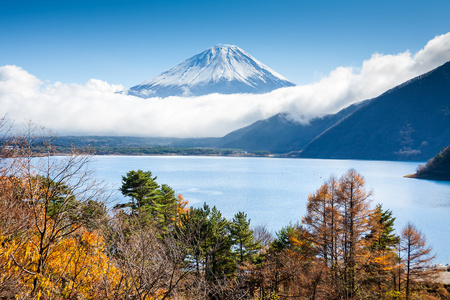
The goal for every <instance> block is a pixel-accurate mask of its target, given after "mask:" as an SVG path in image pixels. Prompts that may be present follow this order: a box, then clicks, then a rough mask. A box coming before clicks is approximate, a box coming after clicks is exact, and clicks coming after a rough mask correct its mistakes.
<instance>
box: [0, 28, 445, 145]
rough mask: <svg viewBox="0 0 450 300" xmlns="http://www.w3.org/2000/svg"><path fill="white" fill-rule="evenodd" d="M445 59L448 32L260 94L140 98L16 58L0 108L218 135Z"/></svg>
mask: <svg viewBox="0 0 450 300" xmlns="http://www.w3.org/2000/svg"><path fill="white" fill-rule="evenodd" d="M449 60H450V33H447V34H445V35H440V36H437V37H435V38H434V39H433V40H431V41H429V42H428V43H427V44H426V45H425V47H424V48H423V49H422V50H420V51H419V52H417V53H416V54H414V55H412V54H411V53H410V52H409V51H406V52H404V53H399V54H395V55H384V54H379V53H377V54H374V55H372V57H371V58H370V59H368V60H366V61H364V62H363V63H362V65H361V67H360V68H353V67H339V68H337V69H335V70H333V71H332V72H330V74H329V75H328V76H326V77H324V78H322V79H321V80H320V81H318V82H316V83H314V84H310V85H304V86H296V87H290V88H283V89H279V90H276V91H273V92H271V93H268V94H264V95H245V94H239V95H219V94H212V95H207V96H202V97H169V98H165V99H161V98H152V99H141V98H137V97H134V96H128V95H122V94H119V93H117V92H118V91H120V90H122V89H123V87H122V86H120V85H111V84H108V83H107V82H104V81H101V80H98V79H91V80H89V81H88V82H87V83H86V84H84V85H79V84H66V83H60V82H56V83H53V84H43V83H42V81H40V80H39V79H38V78H36V77H35V76H33V75H31V74H29V73H28V72H26V71H25V70H23V69H21V68H20V67H17V66H3V67H0V107H1V112H0V115H3V114H7V116H8V118H10V119H14V120H15V122H16V124H17V123H19V124H20V123H21V122H25V120H33V122H35V123H38V124H41V125H44V126H46V127H47V128H48V129H52V130H54V131H56V132H57V133H58V134H60V135H66V134H80V135H93V134H95V135H132V136H172V137H200V136H203V137H204V136H223V135H225V134H227V133H229V132H230V131H232V130H235V129H237V128H240V127H243V126H245V125H248V124H250V123H252V122H254V121H257V120H260V119H263V118H267V117H270V116H272V115H275V114H277V113H279V112H288V113H289V114H290V115H291V117H292V118H293V119H294V120H298V121H304V122H305V121H308V119H310V118H311V117H314V116H321V115H323V114H326V113H333V112H336V111H338V110H339V109H341V108H343V107H345V106H347V105H349V104H351V103H354V102H357V101H360V100H364V99H368V98H373V97H376V96H378V95H379V94H381V93H383V92H384V91H386V90H388V89H390V88H392V87H394V86H396V85H398V84H401V83H402V82H404V81H406V80H408V79H411V78H413V77H415V76H418V75H420V74H422V73H424V72H427V71H429V70H432V69H433V68H436V67H438V66H439V65H441V64H443V63H445V62H447V61H449Z"/></svg>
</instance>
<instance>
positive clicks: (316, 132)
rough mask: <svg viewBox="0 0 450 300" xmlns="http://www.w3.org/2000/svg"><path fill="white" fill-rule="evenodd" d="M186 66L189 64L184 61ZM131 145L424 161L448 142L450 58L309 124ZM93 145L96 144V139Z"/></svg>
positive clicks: (278, 122) (283, 123)
mask: <svg viewBox="0 0 450 300" xmlns="http://www.w3.org/2000/svg"><path fill="white" fill-rule="evenodd" d="M233 49H234V50H235V51H238V48H237V47H236V48H233V47H228V48H226V47H222V48H217V49H213V50H211V49H210V52H208V51H206V52H204V53H203V54H199V55H198V57H197V58H196V59H195V60H200V61H208V59H205V58H204V56H207V57H211V55H212V53H213V52H214V51H215V53H216V54H215V56H218V55H219V54H217V53H219V52H220V53H222V54H220V55H225V54H224V53H225V52H226V53H229V51H231V50H233ZM234 50H233V51H234ZM227 51H228V52H227ZM220 55H219V56H220ZM211 59H212V58H211ZM210 61H211V60H210ZM185 64H193V63H192V62H190V61H189V60H188V61H186V62H185ZM212 64H213V62H212V61H211V65H212ZM194 65H195V64H194ZM231 65H233V64H231ZM236 68H237V67H236ZM191 71H192V70H191ZM211 72H212V71H211ZM212 73H213V75H211V74H210V75H208V76H210V77H211V76H212V78H216V77H214V76H215V75H217V73H215V72H212ZM214 74H215V75H214ZM223 74H226V72H224V73H223ZM161 76H162V75H161ZM201 76H202V75H201V73H200V74H199V75H198V77H201ZM205 76H206V75H205ZM208 76H206V77H208ZM163 77H164V76H163ZM206 77H205V78H206ZM161 78H162V77H161ZM217 78H219V77H217ZM249 78H250V77H249ZM247 79H248V78H247ZM161 80H162V79H161ZM236 80H237V79H236ZM248 80H249V79H248ZM199 81H200V78H199ZM219 81H220V79H219ZM275 81H276V80H275V79H274V82H275ZM180 82H183V81H180ZM143 86H144V85H143ZM143 86H142V87H143ZM139 90H140V89H137V90H136V92H139ZM141 91H142V90H141ZM93 139H94V140H96V138H92V137H91V138H89V139H87V141H92V140H93ZM111 139H112V140H115V139H114V138H111ZM116 139H117V138H116ZM99 141H100V140H99ZM102 141H105V140H104V139H102ZM110 142H111V141H109V140H108V142H107V144H108V143H110ZM113 143H115V142H113ZM129 143H131V144H133V147H134V148H136V147H137V148H139V147H141V146H143V145H145V146H146V147H149V146H153V145H155V146H164V147H203V148H222V149H238V150H241V151H249V152H256V151H263V152H265V151H269V152H271V153H274V154H280V155H285V156H289V157H305V158H333V159H374V160H417V161H425V160H427V159H429V158H430V157H433V156H434V155H435V154H436V153H438V152H439V151H440V150H441V149H442V147H445V146H447V145H449V144H450V62H447V63H445V64H444V65H442V66H440V67H438V68H436V69H434V70H432V71H430V72H428V73H426V74H423V75H421V76H418V77H416V78H414V79H412V80H409V81H407V82H405V83H403V84H401V85H399V86H397V87H395V88H393V89H391V90H389V91H387V92H385V93H384V94H382V95H380V96H378V97H376V98H373V99H368V100H365V101H361V102H358V103H356V104H353V105H351V106H349V107H347V108H344V109H342V110H341V111H339V112H337V113H336V114H332V115H327V116H324V117H320V118H315V119H312V120H310V121H309V123H307V124H301V123H296V122H294V121H292V120H291V119H290V118H289V117H288V115H287V114H277V115H275V116H272V117H270V118H268V119H265V120H260V121H257V122H255V123H253V124H251V125H249V126H246V127H244V128H241V129H238V130H235V131H233V132H231V133H229V134H227V135H226V136H224V137H221V138H192V139H172V138H164V139H161V138H158V139H156V138H141V139H138V138H135V139H133V140H128V139H126V138H125V140H124V138H122V140H120V142H119V145H118V146H126V144H129ZM91 145H92V146H94V147H95V143H92V144H91ZM139 145H141V146H139Z"/></svg>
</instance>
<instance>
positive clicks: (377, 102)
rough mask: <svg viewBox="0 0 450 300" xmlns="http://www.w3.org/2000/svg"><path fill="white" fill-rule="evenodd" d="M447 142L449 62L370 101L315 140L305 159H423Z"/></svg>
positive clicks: (449, 136) (449, 137) (449, 125)
mask: <svg viewBox="0 0 450 300" xmlns="http://www.w3.org/2000/svg"><path fill="white" fill-rule="evenodd" d="M449 143H450V62H447V63H445V64H444V65H442V66H440V67H438V68H436V69H434V70H433V71H430V72H428V73H426V74H424V75H421V76H418V77H416V78H414V79H413V80H410V81H408V82H405V83H404V84H402V85H400V86H398V87H396V88H393V89H391V90H389V91H387V92H386V93H384V94H382V95H380V96H379V97H377V98H374V99H372V100H371V101H370V102H369V103H367V105H364V106H363V107H361V108H360V109H358V110H357V111H355V112H354V113H352V114H351V115H349V116H348V117H346V118H345V119H343V120H342V121H340V122H339V123H338V124H336V125H334V126H333V127H332V128H330V129H328V130H327V131H325V132H323V133H322V134H321V135H319V136H318V137H316V138H315V139H314V140H313V141H312V142H311V143H310V144H309V145H308V146H307V147H306V148H305V149H304V150H303V151H302V153H301V157H308V158H341V159H381V160H383V159H385V160H426V159H428V158H429V157H432V156H433V155H434V154H435V153H437V152H439V150H440V149H441V147H442V145H448V144H449Z"/></svg>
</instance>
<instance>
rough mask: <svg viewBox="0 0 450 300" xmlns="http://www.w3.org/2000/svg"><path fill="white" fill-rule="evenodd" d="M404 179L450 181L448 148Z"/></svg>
mask: <svg viewBox="0 0 450 300" xmlns="http://www.w3.org/2000/svg"><path fill="white" fill-rule="evenodd" d="M406 177H409V178H423V179H436V180H450V146H447V148H444V149H442V151H441V152H439V153H438V154H437V155H436V156H435V157H433V158H431V159H430V160H428V161H427V163H426V165H425V166H419V168H418V170H417V172H416V173H415V174H412V175H408V176H406Z"/></svg>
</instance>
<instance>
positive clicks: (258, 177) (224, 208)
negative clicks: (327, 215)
mask: <svg viewBox="0 0 450 300" xmlns="http://www.w3.org/2000/svg"><path fill="white" fill-rule="evenodd" d="M418 164H419V162H393V161H364V160H324V159H287V158H253V157H252V158H246V157H200V156H189V157H180V156H96V157H94V162H93V163H92V167H93V168H94V169H95V170H96V173H97V176H98V178H99V179H103V180H105V181H106V182H107V183H108V184H110V185H111V189H112V190H114V191H117V190H118V188H119V187H120V185H121V179H122V176H123V175H125V174H126V172H128V171H130V170H138V169H142V170H144V171H151V172H152V173H153V175H155V176H157V177H158V178H157V182H158V183H159V184H162V183H165V184H168V185H170V186H171V187H172V188H173V189H174V190H175V192H176V193H178V194H182V195H183V197H184V199H186V200H188V201H189V204H190V205H191V206H194V207H198V206H201V205H203V203H204V202H206V203H207V204H208V205H210V206H211V207H212V206H216V207H217V208H218V209H219V210H220V211H221V212H222V214H223V215H224V216H225V217H226V218H228V219H231V218H232V217H233V215H234V214H235V213H237V212H238V211H243V212H245V213H247V216H248V218H250V219H251V224H252V225H260V224H261V225H266V226H267V228H268V229H269V230H270V231H272V232H276V231H278V230H279V229H281V228H282V227H283V226H285V225H287V224H289V222H292V223H295V222H297V221H301V218H302V216H304V215H305V213H306V201H307V198H308V195H309V194H310V193H313V192H315V191H316V190H317V189H318V188H319V187H320V186H321V185H322V184H323V182H324V181H325V180H327V179H328V178H329V177H330V175H331V174H334V175H336V176H338V177H339V176H341V175H342V174H344V173H345V172H346V171H347V170H348V169H350V168H354V169H356V170H357V171H358V172H359V173H361V174H362V175H363V176H364V177H365V179H366V189H367V190H373V196H372V207H375V205H376V204H377V203H381V204H382V205H383V208H384V209H389V210H392V212H393V214H394V216H395V217H396V218H397V219H396V223H395V227H396V229H397V232H398V233H399V232H400V231H401V229H402V228H403V226H404V225H405V224H406V223H407V222H411V223H413V224H414V225H416V227H417V228H418V229H420V230H421V232H422V233H423V234H424V235H425V236H426V238H427V242H428V244H429V245H431V246H432V247H433V250H434V252H435V253H436V254H437V258H436V260H435V262H436V263H444V264H445V263H450V253H449V251H447V248H448V247H449V246H450V232H449V229H450V182H444V181H432V180H419V179H410V178H404V177H403V176H404V175H406V174H411V173H414V172H415V170H416V168H417V166H418ZM113 201H115V202H121V201H124V198H123V197H122V196H121V195H120V193H119V192H117V193H115V195H114V196H113Z"/></svg>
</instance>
